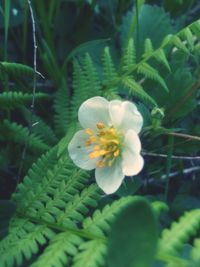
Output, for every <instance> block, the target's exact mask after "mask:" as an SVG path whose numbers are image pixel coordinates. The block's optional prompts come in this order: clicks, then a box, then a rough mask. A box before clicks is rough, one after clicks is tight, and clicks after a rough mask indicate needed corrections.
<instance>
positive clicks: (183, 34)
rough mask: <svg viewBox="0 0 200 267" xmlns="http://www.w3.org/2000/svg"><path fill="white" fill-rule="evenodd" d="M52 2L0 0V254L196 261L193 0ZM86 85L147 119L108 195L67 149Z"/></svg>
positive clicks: (43, 266) (100, 265) (199, 32)
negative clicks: (133, 159)
mask: <svg viewBox="0 0 200 267" xmlns="http://www.w3.org/2000/svg"><path fill="white" fill-rule="evenodd" d="M47 2H48V1H44V0H35V1H32V2H30V1H26V0H21V1H20V0H15V1H14V0H13V1H10V0H8V1H0V11H1V20H0V26H1V29H0V30H1V46H0V48H1V49H0V57H1V59H0V60H1V61H0V83H1V89H0V149H1V153H0V198H1V200H0V219H1V221H0V240H1V241H0V267H15V266H31V267H48V266H49V267H50V266H52V267H53V266H54V267H62V266H63V267H64V266H70V267H114V266H115V267H139V266H140V267H150V266H153V267H198V266H200V237H199V230H200V199H199V197H200V193H199V187H200V179H199V176H198V175H199V172H200V167H199V160H200V156H199V142H200V136H199V132H200V119H199V112H200V108H199V97H200V93H199V88H200V65H199V62H200V61H199V60H200V20H199V19H198V17H199V15H200V4H199V1H195V0H193V1H192V0H191V1H171V0H165V1H143V0H138V1H131V0H118V1H103V0H99V1H95V0H90V1H89V0H79V1H62V0H59V1H56V0H52V1H49V2H48V3H47ZM32 12H33V14H32V15H33V17H31V13H32ZM34 26H35V31H34ZM35 37H36V42H35V40H34V39H35ZM36 48H37V49H36ZM36 53H37V54H36ZM36 55H37V57H36ZM93 96H103V97H105V98H106V99H108V100H114V99H121V100H129V101H132V102H134V103H136V105H137V107H138V110H139V111H140V113H141V114H142V116H143V119H144V125H143V129H142V132H141V134H140V138H141V143H142V155H143V157H144V162H145V165H144V168H143V170H142V172H141V173H140V174H139V175H137V176H134V177H129V178H126V179H125V180H124V182H123V184H122V186H121V187H120V189H119V190H118V191H117V192H116V193H114V194H112V195H105V194H104V193H103V192H102V191H101V190H100V189H99V188H98V186H97V184H96V182H95V178H94V173H93V172H91V171H85V170H82V169H79V168H78V167H76V166H75V165H74V164H73V163H72V161H71V159H70V158H69V155H68V149H67V147H68V143H69V141H70V140H71V138H72V136H73V135H74V133H75V132H76V131H77V130H78V129H80V126H79V124H78V115H77V114H78V109H79V107H80V105H81V104H82V103H83V102H84V101H85V100H87V99H88V98H91V97H93ZM108 179H109V177H108Z"/></svg>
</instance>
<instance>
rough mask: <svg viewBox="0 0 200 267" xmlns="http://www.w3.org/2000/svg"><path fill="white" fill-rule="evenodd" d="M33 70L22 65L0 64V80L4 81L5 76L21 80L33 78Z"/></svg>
mask: <svg viewBox="0 0 200 267" xmlns="http://www.w3.org/2000/svg"><path fill="white" fill-rule="evenodd" d="M33 74H34V70H33V69H32V68H31V67H29V66H26V65H24V64H19V63H11V62H0V80H3V79H5V75H8V76H10V77H11V78H13V77H14V78H23V77H31V78H32V77H33Z"/></svg>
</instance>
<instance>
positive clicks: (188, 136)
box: [166, 132, 200, 141]
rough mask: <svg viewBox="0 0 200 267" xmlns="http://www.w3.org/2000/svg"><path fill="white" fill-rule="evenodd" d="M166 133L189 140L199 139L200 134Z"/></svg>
mask: <svg viewBox="0 0 200 267" xmlns="http://www.w3.org/2000/svg"><path fill="white" fill-rule="evenodd" d="M166 134H167V135H172V136H177V137H181V138H186V139H189V140H197V141H200V136H195V135H190V134H183V133H174V132H173V133H166Z"/></svg>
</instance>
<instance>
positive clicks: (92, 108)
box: [78, 96, 110, 129]
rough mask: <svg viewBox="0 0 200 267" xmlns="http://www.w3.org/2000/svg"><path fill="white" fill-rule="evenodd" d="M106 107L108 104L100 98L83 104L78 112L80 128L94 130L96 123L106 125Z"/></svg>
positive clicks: (93, 98)
mask: <svg viewBox="0 0 200 267" xmlns="http://www.w3.org/2000/svg"><path fill="white" fill-rule="evenodd" d="M108 105H109V102H108V101H107V100H106V99H105V98H103V97H100V96H95V97H92V98H90V99H88V100H86V101H85V102H83V104H82V105H81V106H80V108H79V111H78V119H79V122H80V124H81V126H82V127H83V128H92V129H96V124H97V123H98V122H102V123H104V124H105V125H108V124H109V123H110V116H109V111H108Z"/></svg>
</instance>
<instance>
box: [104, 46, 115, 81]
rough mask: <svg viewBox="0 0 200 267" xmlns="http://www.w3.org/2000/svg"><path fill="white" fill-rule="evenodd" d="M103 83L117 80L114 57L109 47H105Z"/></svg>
mask: <svg viewBox="0 0 200 267" xmlns="http://www.w3.org/2000/svg"><path fill="white" fill-rule="evenodd" d="M102 62H103V82H104V83H106V84H107V83H109V82H110V81H112V80H113V79H116V78H117V72H116V70H115V67H114V64H113V61H112V57H111V55H110V50H109V47H105V48H104V51H103V57H102Z"/></svg>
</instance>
